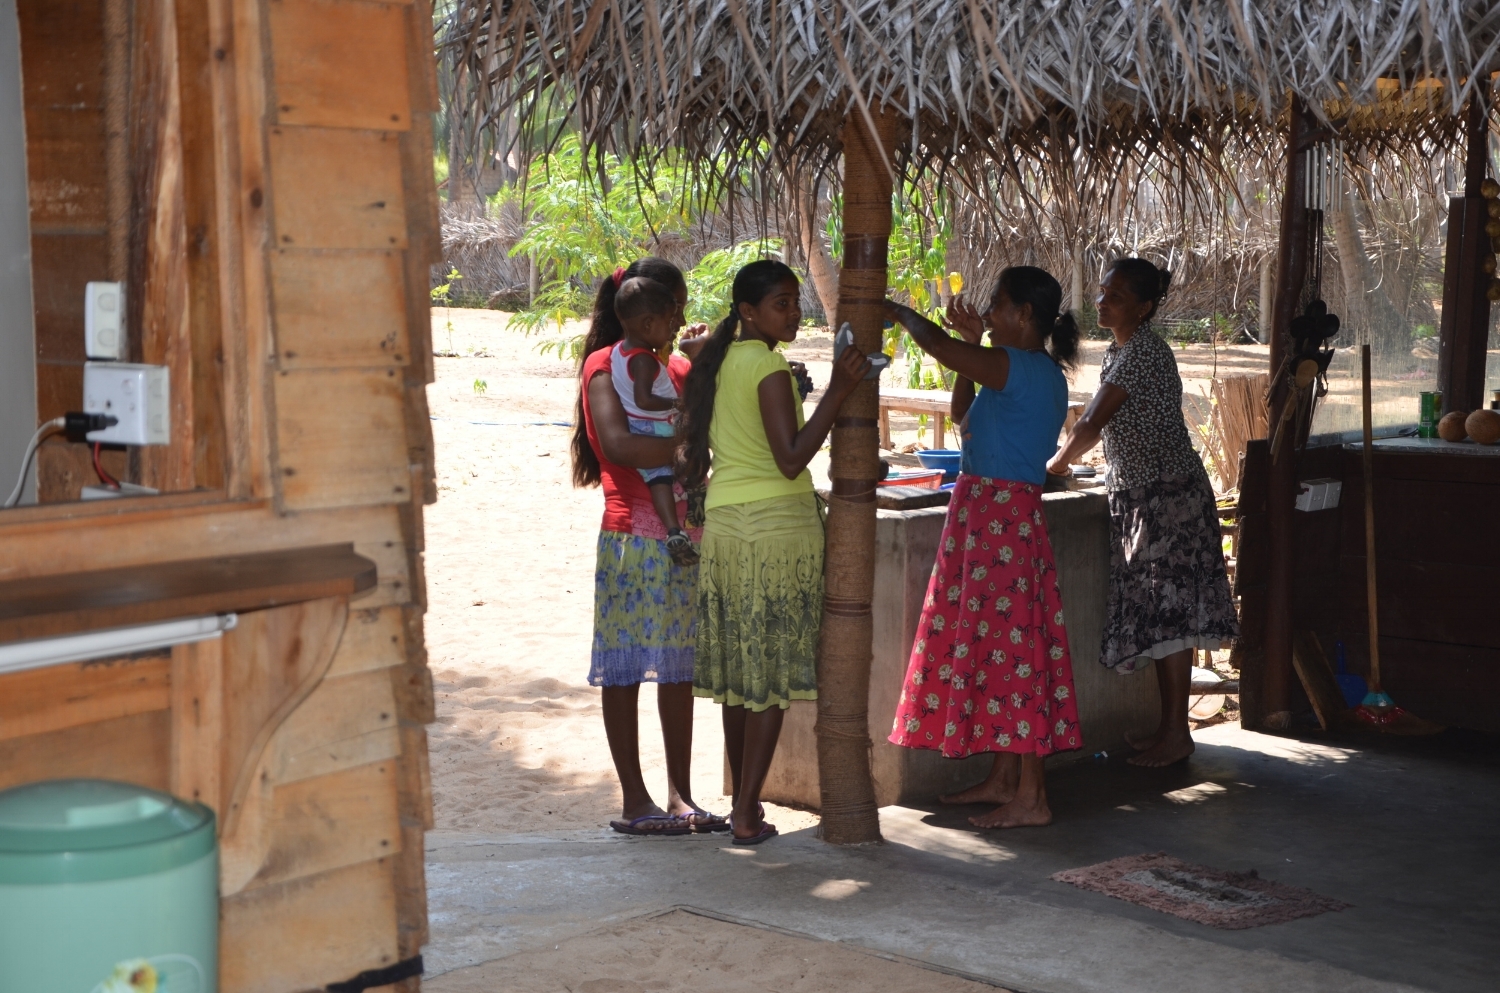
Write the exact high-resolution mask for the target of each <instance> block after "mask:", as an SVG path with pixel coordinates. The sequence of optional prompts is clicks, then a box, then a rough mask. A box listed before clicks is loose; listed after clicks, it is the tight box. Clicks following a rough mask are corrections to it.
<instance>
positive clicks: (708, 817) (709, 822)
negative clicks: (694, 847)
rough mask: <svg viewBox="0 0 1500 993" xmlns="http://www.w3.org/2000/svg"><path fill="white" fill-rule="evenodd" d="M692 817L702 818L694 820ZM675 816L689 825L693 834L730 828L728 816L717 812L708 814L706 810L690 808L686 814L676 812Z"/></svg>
mask: <svg viewBox="0 0 1500 993" xmlns="http://www.w3.org/2000/svg"><path fill="white" fill-rule="evenodd" d="M694 817H701V818H703V819H702V820H700V821H694V820H693V818H694ZM677 818H678V820H680V821H682V822H683V823H684V824H688V825H691V827H692V829H693V833H694V834H713V833H714V832H716V831H728V830H729V829H730V828H729V818H727V817H722V816H720V815H718V814H710V813H709V812H708V811H706V810H691V811H688V812H687V813H686V814H678V815H677Z"/></svg>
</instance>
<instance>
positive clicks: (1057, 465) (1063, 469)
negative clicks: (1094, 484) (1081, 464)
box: [1047, 459, 1073, 477]
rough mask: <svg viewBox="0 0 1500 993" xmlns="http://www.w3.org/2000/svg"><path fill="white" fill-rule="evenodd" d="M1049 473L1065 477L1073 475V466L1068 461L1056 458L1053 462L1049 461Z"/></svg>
mask: <svg viewBox="0 0 1500 993" xmlns="http://www.w3.org/2000/svg"><path fill="white" fill-rule="evenodd" d="M1047 475H1049V476H1063V477H1067V476H1071V475H1073V467H1072V466H1070V465H1068V463H1066V462H1059V461H1057V460H1056V459H1053V460H1052V461H1051V462H1048V463H1047Z"/></svg>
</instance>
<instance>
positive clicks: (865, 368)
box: [828, 346, 870, 401]
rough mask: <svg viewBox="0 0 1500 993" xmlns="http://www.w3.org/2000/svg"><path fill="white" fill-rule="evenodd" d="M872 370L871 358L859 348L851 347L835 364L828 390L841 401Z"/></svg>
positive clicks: (845, 350)
mask: <svg viewBox="0 0 1500 993" xmlns="http://www.w3.org/2000/svg"><path fill="white" fill-rule="evenodd" d="M869 371H870V360H869V359H868V358H867V357H866V356H865V353H864V352H861V351H860V350H859V349H858V348H854V347H852V346H851V347H849V348H846V349H844V353H843V354H842V355H840V356H839V357H838V361H837V362H835V363H834V364H833V376H832V377H831V378H830V379H829V381H828V392H829V393H831V394H833V395H834V396H836V397H838V398H839V399H840V400H841V401H842V400H843V398H844V397H846V396H848V395H849V394H850V393H851V392H853V391H854V387H856V386H858V385H859V381H860V380H861V379H864V378H865V373H867V372H869Z"/></svg>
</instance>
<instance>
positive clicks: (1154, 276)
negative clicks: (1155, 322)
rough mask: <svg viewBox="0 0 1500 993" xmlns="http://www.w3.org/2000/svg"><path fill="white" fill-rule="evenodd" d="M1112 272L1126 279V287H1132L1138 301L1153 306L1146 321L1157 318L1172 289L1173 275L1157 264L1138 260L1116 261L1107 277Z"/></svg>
mask: <svg viewBox="0 0 1500 993" xmlns="http://www.w3.org/2000/svg"><path fill="white" fill-rule="evenodd" d="M1112 272H1117V273H1119V274H1120V275H1121V276H1122V277H1124V279H1125V285H1127V286H1129V287H1130V292H1131V293H1134V294H1135V298H1136V299H1137V300H1139V301H1141V302H1142V303H1149V304H1151V310H1150V311H1148V312H1147V314H1146V318H1145V319H1146V320H1148V321H1149V320H1151V318H1153V317H1155V316H1156V312H1157V311H1158V310H1160V309H1161V300H1162V297H1164V296H1166V295H1167V290H1169V289H1171V287H1172V273H1171V272H1170V271H1169V270H1166V269H1163V268H1162V267H1160V266H1158V265H1157V264H1156V263H1155V262H1151V261H1148V260H1146V259H1136V258H1125V259H1115V260H1114V261H1113V262H1111V263H1110V264H1109V268H1108V269H1106V270H1105V275H1108V274H1109V273H1112Z"/></svg>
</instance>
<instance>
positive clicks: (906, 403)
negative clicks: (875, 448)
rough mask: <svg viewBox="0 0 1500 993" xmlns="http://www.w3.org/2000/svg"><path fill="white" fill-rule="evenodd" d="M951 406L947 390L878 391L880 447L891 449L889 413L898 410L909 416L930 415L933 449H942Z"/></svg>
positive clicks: (951, 396) (949, 394)
mask: <svg viewBox="0 0 1500 993" xmlns="http://www.w3.org/2000/svg"><path fill="white" fill-rule="evenodd" d="M952 406H953V394H952V393H950V392H949V391H947V390H881V391H880V447H881V448H884V449H886V450H889V449H890V447H891V411H893V410H900V411H904V412H906V413H910V414H932V415H935V416H934V418H933V425H932V441H933V446H932V447H934V448H942V447H943V433H944V428H945V427H946V425H947V421H948V410H949V409H950V408H951V407H952Z"/></svg>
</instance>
